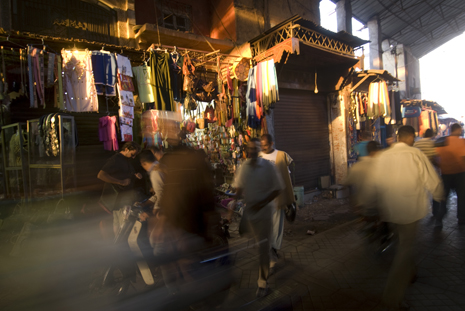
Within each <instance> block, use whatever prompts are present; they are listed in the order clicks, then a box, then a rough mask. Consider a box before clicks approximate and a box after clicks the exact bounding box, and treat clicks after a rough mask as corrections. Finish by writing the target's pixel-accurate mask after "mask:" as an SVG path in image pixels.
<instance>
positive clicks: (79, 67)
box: [61, 50, 98, 112]
mask: <svg viewBox="0 0 465 311" xmlns="http://www.w3.org/2000/svg"><path fill="white" fill-rule="evenodd" d="M61 55H62V57H63V91H64V93H65V94H64V99H65V109H66V110H68V111H74V112H85V111H98V100H97V90H96V89H95V84H94V74H93V71H92V61H91V55H92V52H91V51H88V50H84V51H77V50H75V51H67V50H62V51H61Z"/></svg>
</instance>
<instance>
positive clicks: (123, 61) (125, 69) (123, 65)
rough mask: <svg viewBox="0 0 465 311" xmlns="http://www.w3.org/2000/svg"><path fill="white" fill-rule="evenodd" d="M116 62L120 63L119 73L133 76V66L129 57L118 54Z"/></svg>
mask: <svg viewBox="0 0 465 311" xmlns="http://www.w3.org/2000/svg"><path fill="white" fill-rule="evenodd" d="M116 63H117V65H118V73H120V74H122V75H126V76H129V77H131V78H132V66H131V61H130V60H129V58H127V57H126V56H124V55H120V54H116Z"/></svg>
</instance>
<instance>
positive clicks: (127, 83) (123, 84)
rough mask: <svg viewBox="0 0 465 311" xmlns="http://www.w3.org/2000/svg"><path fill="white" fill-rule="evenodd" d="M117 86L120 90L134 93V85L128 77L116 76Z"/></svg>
mask: <svg viewBox="0 0 465 311" xmlns="http://www.w3.org/2000/svg"><path fill="white" fill-rule="evenodd" d="M118 84H119V86H120V88H121V89H122V90H124V91H128V92H134V84H133V83H132V78H131V77H130V76H126V75H122V74H118Z"/></svg>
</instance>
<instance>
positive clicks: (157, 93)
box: [150, 51, 174, 111]
mask: <svg viewBox="0 0 465 311" xmlns="http://www.w3.org/2000/svg"><path fill="white" fill-rule="evenodd" d="M169 57H170V55H169V54H168V53H161V54H160V53H157V52H155V51H152V52H150V68H151V69H152V72H151V79H152V80H151V85H152V92H153V95H154V99H155V108H156V109H157V110H169V111H173V108H174V105H173V91H172V89H171V79H170V72H169V63H168V62H169Z"/></svg>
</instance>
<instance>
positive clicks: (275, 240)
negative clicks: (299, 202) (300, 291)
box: [259, 134, 295, 274]
mask: <svg viewBox="0 0 465 311" xmlns="http://www.w3.org/2000/svg"><path fill="white" fill-rule="evenodd" d="M261 150H262V151H261V152H260V154H259V156H260V157H261V158H263V159H265V160H268V161H270V162H271V163H273V164H274V165H275V166H276V170H277V172H278V174H279V175H280V177H281V179H282V181H283V182H284V186H285V188H284V189H283V191H282V192H281V193H280V194H279V196H278V197H277V198H276V200H274V202H273V203H272V204H273V210H272V221H273V226H272V231H271V241H270V244H271V250H272V252H271V258H270V260H271V261H270V274H273V273H274V269H275V266H276V263H277V262H278V250H279V249H281V245H282V242H283V235H284V217H285V216H284V211H285V209H286V208H287V207H288V206H290V205H292V204H294V203H295V196H294V188H293V187H292V182H291V175H290V172H289V165H291V163H292V161H293V160H292V158H291V157H290V156H289V155H288V154H287V153H286V152H284V151H281V150H276V149H274V142H273V137H271V135H270V134H264V135H262V137H261Z"/></svg>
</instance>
